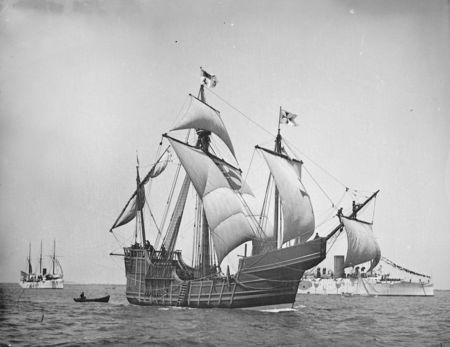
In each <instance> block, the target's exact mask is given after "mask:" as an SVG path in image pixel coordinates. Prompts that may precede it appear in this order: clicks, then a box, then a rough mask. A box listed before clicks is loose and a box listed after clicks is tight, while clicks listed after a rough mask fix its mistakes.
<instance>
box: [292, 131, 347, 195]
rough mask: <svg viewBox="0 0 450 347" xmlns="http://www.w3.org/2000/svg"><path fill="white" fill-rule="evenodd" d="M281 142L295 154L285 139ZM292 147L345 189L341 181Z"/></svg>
mask: <svg viewBox="0 0 450 347" xmlns="http://www.w3.org/2000/svg"><path fill="white" fill-rule="evenodd" d="M283 142H284V143H285V144H286V146H287V147H288V148H289V149H290V150H291V151H292V152H293V153H295V151H294V150H292V148H291V147H290V145H289V142H290V141H288V140H287V139H286V138H283ZM292 146H293V147H294V148H295V149H297V151H299V153H300V154H301V155H303V156H304V157H306V158H307V159H308V160H309V161H310V162H311V163H313V164H314V165H315V166H317V167H318V168H319V169H320V170H322V171H323V172H324V173H326V174H327V175H328V176H330V177H331V178H333V179H334V180H335V181H336V182H337V183H339V184H340V185H341V186H343V187H345V188H347V186H346V185H345V184H344V183H342V181H341V180H339V179H338V178H337V177H336V176H334V175H332V174H331V173H330V172H328V171H327V170H325V169H324V168H323V167H322V166H321V165H319V164H318V163H317V162H315V161H314V160H312V159H311V158H310V157H309V156H308V155H306V154H305V153H303V152H302V151H300V150H299V149H298V148H297V147H296V146H295V145H294V144H292Z"/></svg>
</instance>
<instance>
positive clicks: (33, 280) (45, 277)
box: [19, 241, 64, 289]
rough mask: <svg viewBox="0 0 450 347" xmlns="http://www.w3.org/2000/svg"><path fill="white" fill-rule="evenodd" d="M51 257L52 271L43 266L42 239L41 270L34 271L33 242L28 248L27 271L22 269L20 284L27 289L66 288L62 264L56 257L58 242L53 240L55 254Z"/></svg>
mask: <svg viewBox="0 0 450 347" xmlns="http://www.w3.org/2000/svg"><path fill="white" fill-rule="evenodd" d="M50 259H51V272H48V270H47V268H45V267H43V262H42V241H41V253H40V256H39V272H37V273H35V272H33V267H32V265H31V244H30V245H29V249H28V258H27V272H25V271H20V280H19V285H20V286H21V287H22V288H25V289H63V288H64V279H63V277H64V274H63V270H62V267H61V264H60V262H59V260H58V258H57V257H56V242H55V241H53V254H52V255H51V256H50Z"/></svg>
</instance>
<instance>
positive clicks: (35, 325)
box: [0, 284, 450, 346]
mask: <svg viewBox="0 0 450 347" xmlns="http://www.w3.org/2000/svg"><path fill="white" fill-rule="evenodd" d="M81 291H84V293H85V294H86V296H87V297H101V296H104V295H106V294H109V295H111V298H110V301H109V303H76V302H74V300H73V298H74V297H78V296H79V295H80V293H81ZM0 343H2V344H6V345H12V346H21V345H33V346H44V345H80V344H89V345H95V344H114V345H131V346H135V345H162V346H186V345H202V346H208V345H209V346H222V345H226V346H237V345H240V346H252V345H260V346H283V345H292V346H363V345H364V346H441V345H442V346H445V345H449V346H450V291H438V290H436V291H435V296H434V297H357V296H354V297H343V296H335V295H333V296H331V295H330V296H321V295H311V296H309V295H299V296H297V300H296V302H295V304H294V305H293V306H292V305H282V306H276V307H264V308H256V309H245V310H243V309H190V308H179V307H156V306H153V307H144V306H135V305H131V304H129V303H128V302H127V300H126V297H125V287H124V286H123V285H70V284H66V285H65V287H64V289H62V290H32V289H31V290H23V289H21V288H20V287H19V286H18V285H17V284H1V285H0Z"/></svg>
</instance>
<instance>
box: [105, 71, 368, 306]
mask: <svg viewBox="0 0 450 347" xmlns="http://www.w3.org/2000/svg"><path fill="white" fill-rule="evenodd" d="M201 77H202V83H201V85H200V89H199V92H198V95H197V96H193V95H191V94H189V105H188V107H187V109H186V111H185V112H184V115H183V117H182V118H181V119H180V120H178V122H177V123H176V124H175V125H174V127H173V128H172V129H171V130H170V132H169V134H167V133H166V134H163V135H162V141H163V140H164V141H167V142H168V145H169V146H168V147H167V148H166V149H165V150H164V151H162V149H160V150H159V151H158V153H161V151H162V154H160V155H159V157H158V160H156V162H155V163H154V165H153V166H152V167H151V169H150V170H149V172H148V173H147V174H146V176H145V177H144V179H143V180H141V178H140V173H139V164H138V165H137V167H136V171H137V176H136V189H135V191H134V193H133V194H132V195H131V197H130V199H129V200H128V202H127V203H126V204H125V207H124V208H123V209H122V211H121V213H120V214H119V216H118V217H117V219H116V221H115V223H114V224H113V226H112V227H111V229H110V231H111V232H113V231H114V229H115V228H118V227H120V226H123V225H125V224H127V223H129V222H131V221H133V220H134V221H135V229H134V243H133V244H132V245H131V246H126V247H124V248H123V250H124V253H123V254H114V253H111V255H119V256H123V257H124V262H125V273H126V297H127V299H128V301H129V302H130V303H132V304H137V305H167V306H187V307H203V308H212V307H221V308H239V307H254V306H266V305H275V304H287V303H289V304H292V303H294V301H295V298H296V294H297V290H298V285H299V282H300V279H301V277H302V276H303V274H304V272H305V271H306V270H308V269H310V268H312V267H313V266H315V265H317V264H319V263H320V262H321V261H322V260H323V259H324V258H325V256H326V246H327V240H328V239H329V237H331V236H332V235H333V234H334V233H335V232H336V231H337V230H340V228H341V226H342V223H340V224H339V226H337V227H336V229H335V230H332V232H331V233H330V235H328V236H327V237H315V238H313V239H312V238H311V236H312V235H313V234H314V231H315V217H314V212H313V207H312V203H311V199H310V196H309V194H308V192H307V191H306V189H305V187H304V185H303V183H302V165H303V162H302V161H301V160H299V159H297V158H296V157H295V156H294V155H292V154H288V153H287V151H286V148H285V146H284V144H285V142H284V141H283V137H282V135H281V133H280V123H293V122H294V121H295V120H294V118H295V116H296V115H295V114H292V113H290V112H287V111H285V110H283V109H281V108H280V113H279V117H278V118H279V119H278V132H277V135H276V137H275V139H274V143H275V144H274V147H273V148H271V149H269V148H264V147H260V146H255V150H256V151H258V152H259V153H260V154H261V156H262V157H263V159H264V161H265V163H266V164H267V166H268V168H269V174H268V178H267V180H266V181H265V182H266V184H265V186H266V189H265V198H264V202H263V203H262V207H261V211H260V213H259V214H258V213H255V212H254V211H253V210H252V209H251V208H250V204H249V200H250V199H251V197H252V196H253V193H252V190H251V189H250V186H249V184H248V182H246V180H244V179H243V176H242V170H241V169H240V168H239V164H232V163H230V160H226V159H224V158H223V156H219V155H218V154H217V147H216V148H212V142H211V140H212V139H214V141H216V140H217V139H219V143H221V144H224V145H225V147H224V148H225V152H226V153H225V154H226V155H228V157H231V158H232V159H234V160H235V161H236V162H237V160H236V159H235V158H236V155H235V149H234V146H233V143H232V141H231V138H230V136H229V133H228V131H227V128H226V126H225V123H224V122H223V119H222V117H221V114H220V112H219V111H218V110H217V109H216V108H214V107H213V106H212V105H210V104H209V103H208V102H207V101H206V98H205V90H207V89H210V88H212V87H214V86H215V85H216V84H217V79H216V77H215V76H214V75H211V74H209V73H207V72H206V71H204V70H203V69H201ZM182 130H183V131H187V132H188V135H186V137H185V140H184V141H182V140H179V139H176V138H175V137H174V136H175V135H174V134H175V133H176V132H179V131H182ZM193 133H194V139H192V136H190V135H191V134H193ZM190 138H191V141H190V142H189V139H190ZM162 141H161V143H160V148H162V147H161V146H162ZM222 147H223V146H222ZM172 152H174V153H175V155H176V157H177V158H178V160H179V164H178V166H177V170H176V172H175V175H174V179H173V181H172V182H173V183H172V186H171V189H170V193H169V198H168V199H167V203H166V206H167V208H165V210H164V212H163V213H162V222H161V223H160V224H159V226H158V224H157V223H155V227H156V228H157V229H158V236H157V237H156V240H154V242H152V243H153V244H151V243H150V241H149V240H148V239H147V237H146V228H145V223H144V214H143V208H144V206H145V205H146V193H145V186H146V185H150V183H151V182H156V181H157V180H156V178H157V177H159V176H161V175H162V173H163V172H165V169H166V167H167V165H168V163H169V161H171V160H172V159H170V158H171V154H172ZM182 169H183V170H182ZM183 171H184V177H183V174H182V172H183ZM158 180H159V178H158ZM175 182H180V183H178V184H176V183H175ZM155 184H156V183H155ZM192 187H193V188H194V190H195V193H196V197H197V198H196V201H195V202H193V203H192V204H188V203H187V198H188V193H189V190H190V189H192ZM175 191H177V192H178V196H177V197H176V198H173V197H174V195H175ZM147 195H148V194H147ZM372 198H373V196H372V197H370V198H369V199H367V201H366V202H365V203H363V204H361V205H359V206H358V207H357V208H356V209H355V211H353V213H352V215H351V216H350V217H355V216H356V213H357V212H358V211H359V209H361V208H363V207H364V205H365V204H366V203H367V202H368V201H369V200H371V199H372ZM163 201H165V200H163ZM147 205H148V204H147ZM191 205H193V206H191ZM169 206H170V207H169ZM189 208H192V209H193V210H194V213H193V214H194V215H195V218H194V219H195V223H194V226H193V228H192V229H191V230H192V239H193V252H192V261H191V263H190V264H187V263H186V262H185V261H184V260H183V256H182V254H183V253H182V252H183V251H184V250H183V251H182V250H177V249H176V248H175V247H176V245H177V240H178V238H179V233H180V226H181V224H182V219H183V216H184V215H185V211H186V210H188V209H189ZM169 209H170V211H171V218H170V221H169V223H168V226H167V227H165V221H166V219H167V216H168V215H169ZM150 212H151V211H150ZM270 217H273V218H270ZM151 218H152V220H153V221H155V217H154V215H153V213H151ZM269 219H271V220H269ZM162 235H164V236H162ZM250 243H251V246H252V251H251V254H247V245H250ZM243 244H244V245H245V248H244V255H240V256H238V257H239V261H238V267H237V271H236V272H235V273H234V274H231V273H230V268H229V266H227V267H226V270H224V269H223V268H222V266H223V260H224V258H225V257H226V256H227V255H228V254H229V253H230V252H232V251H233V250H235V249H236V248H237V247H240V246H242V245H243ZM241 249H242V247H241Z"/></svg>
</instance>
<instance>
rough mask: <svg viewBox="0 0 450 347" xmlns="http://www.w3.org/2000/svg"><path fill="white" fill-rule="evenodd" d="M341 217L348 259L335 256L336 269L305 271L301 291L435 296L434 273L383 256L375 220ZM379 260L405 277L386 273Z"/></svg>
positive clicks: (303, 292) (351, 294) (311, 292)
mask: <svg viewBox="0 0 450 347" xmlns="http://www.w3.org/2000/svg"><path fill="white" fill-rule="evenodd" d="M341 218H342V222H343V225H344V229H345V232H346V233H345V234H346V236H347V254H346V256H345V258H344V256H343V255H334V269H333V270H334V271H332V270H330V269H329V270H328V271H327V269H326V267H322V268H320V267H319V266H317V267H316V268H315V269H311V270H310V271H308V272H307V273H305V274H304V278H303V280H302V281H301V282H300V284H299V290H298V293H300V294H318V295H333V294H338V295H345V296H353V295H362V296H433V295H434V291H433V283H432V282H431V276H428V275H424V274H421V273H417V272H415V271H412V270H408V269H406V268H404V267H403V266H400V265H398V264H396V263H394V262H393V261H392V260H389V259H388V258H386V257H383V256H381V250H380V246H379V244H378V242H377V240H376V239H375V237H374V233H373V228H372V226H373V225H372V223H368V222H365V221H360V220H356V219H347V218H345V217H341ZM380 261H382V262H383V263H384V264H386V265H389V266H390V267H391V268H392V269H395V270H397V271H398V272H399V273H402V274H403V276H402V278H400V276H399V277H391V276H390V273H386V271H384V272H383V269H382V267H381V265H379V264H380ZM377 265H379V266H378V268H376V266H377ZM366 266H367V267H366ZM345 269H347V270H348V271H347V273H346V272H345ZM366 269H367V271H366Z"/></svg>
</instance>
